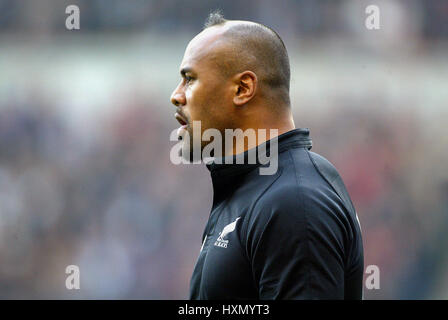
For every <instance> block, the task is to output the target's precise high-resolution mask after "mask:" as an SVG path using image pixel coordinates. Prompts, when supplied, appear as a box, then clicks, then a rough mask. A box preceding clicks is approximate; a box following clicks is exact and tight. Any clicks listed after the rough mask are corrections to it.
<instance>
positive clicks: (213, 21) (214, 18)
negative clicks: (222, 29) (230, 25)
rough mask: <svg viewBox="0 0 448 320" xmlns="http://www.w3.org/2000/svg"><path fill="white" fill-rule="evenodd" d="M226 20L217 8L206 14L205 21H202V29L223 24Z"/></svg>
mask: <svg viewBox="0 0 448 320" xmlns="http://www.w3.org/2000/svg"><path fill="white" fill-rule="evenodd" d="M226 22H227V20H226V19H224V16H223V14H222V11H221V10H219V9H218V10H215V11H213V12H211V13H210V14H209V15H208V17H207V20H205V23H204V29H207V28H210V27H212V26H216V25H220V24H223V23H226Z"/></svg>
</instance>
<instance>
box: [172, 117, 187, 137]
mask: <svg viewBox="0 0 448 320" xmlns="http://www.w3.org/2000/svg"><path fill="white" fill-rule="evenodd" d="M174 117H175V118H176V120H177V121H178V122H179V123H180V124H181V126H180V127H179V128H178V129H177V137H178V139H179V140H183V137H184V135H185V134H186V132H187V127H188V121H187V119H186V117H185V116H183V115H182V114H180V113H179V111H178V112H176V113H175V114H174Z"/></svg>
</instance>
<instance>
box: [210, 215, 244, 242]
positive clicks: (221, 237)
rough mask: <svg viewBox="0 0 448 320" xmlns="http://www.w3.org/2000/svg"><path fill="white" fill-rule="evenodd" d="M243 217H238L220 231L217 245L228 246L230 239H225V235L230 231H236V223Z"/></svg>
mask: <svg viewBox="0 0 448 320" xmlns="http://www.w3.org/2000/svg"><path fill="white" fill-rule="evenodd" d="M240 218H241V217H238V218H236V220H235V221H233V222H232V223H230V224H228V225H226V226H225V227H224V229H222V231H221V232H220V233H219V236H218V239H216V241H215V246H217V247H221V248H227V245H228V244H229V240H228V239H225V237H226V236H227V235H228V234H229V233H230V232H233V231H235V227H236V223H237V222H238V220H239V219H240Z"/></svg>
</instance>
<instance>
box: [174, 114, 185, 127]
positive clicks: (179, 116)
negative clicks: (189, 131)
mask: <svg viewBox="0 0 448 320" xmlns="http://www.w3.org/2000/svg"><path fill="white" fill-rule="evenodd" d="M174 117H175V118H176V120H177V121H178V122H179V123H180V124H181V125H182V126H186V125H187V124H188V121H187V120H186V119H185V117H184V116H183V115H181V114H180V113H179V112H176V113H175V114H174Z"/></svg>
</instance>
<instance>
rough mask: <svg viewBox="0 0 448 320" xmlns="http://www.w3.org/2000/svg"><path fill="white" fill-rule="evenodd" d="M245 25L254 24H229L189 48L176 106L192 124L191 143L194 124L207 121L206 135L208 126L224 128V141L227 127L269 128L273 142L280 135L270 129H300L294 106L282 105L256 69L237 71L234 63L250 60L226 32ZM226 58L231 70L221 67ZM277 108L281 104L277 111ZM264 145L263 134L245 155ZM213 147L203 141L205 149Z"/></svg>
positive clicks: (225, 152) (208, 32)
mask: <svg viewBox="0 0 448 320" xmlns="http://www.w3.org/2000/svg"><path fill="white" fill-rule="evenodd" d="M240 23H251V22H246V21H228V22H226V23H225V24H223V25H218V26H213V27H210V28H207V29H205V30H204V31H202V32H201V33H199V34H198V35H197V36H196V37H195V38H193V39H192V40H191V41H190V43H189V44H188V46H187V49H186V51H185V54H184V58H183V60H182V63H181V66H180V73H181V76H182V80H181V82H180V83H179V85H178V86H177V88H176V89H175V90H174V91H173V93H172V95H171V102H172V103H173V104H174V105H175V106H176V107H177V112H178V113H179V114H180V115H181V117H180V118H183V119H182V120H181V121H180V122H186V124H187V128H186V129H187V131H188V133H189V135H190V138H191V139H192V137H193V132H192V130H193V121H201V131H202V132H201V136H202V133H203V132H204V130H206V129H208V128H215V129H217V130H219V131H220V132H221V134H222V136H223V137H224V129H237V128H240V129H242V130H243V131H245V130H246V129H254V130H255V131H256V132H257V131H258V129H266V130H267V138H266V140H267V139H272V138H274V137H275V135H271V136H269V129H277V130H278V133H277V134H278V135H280V134H282V133H284V132H287V131H290V130H292V129H294V128H295V125H294V121H293V118H292V114H291V112H290V108H289V107H288V106H281V105H280V104H281V103H282V102H281V99H276V98H275V97H276V94H277V93H276V92H272V91H273V89H271V88H269V87H267V86H263V85H262V84H261V83H260V81H259V80H258V77H257V69H256V67H254V68H251V69H252V70H250V69H247V70H237V68H235V70H237V72H232V71H231V70H233V69H234V68H233V65H232V63H238V59H242V58H244V56H242V55H239V53H238V52H235V50H234V46H232V45H231V44H230V43H229V41H228V40H227V39H226V37H224V36H223V33H224V32H225V31H226V30H228V28H232V26H234V25H235V24H240ZM224 58H225V61H227V65H226V66H225V67H223V65H222V64H221V63H219V62H221V61H224ZM246 59H250V58H247V57H246ZM258 72H259V71H258ZM282 94H283V92H282ZM273 104H275V105H276V106H277V107H276V108H275V110H274V109H273V108H272V105H273ZM182 124H183V123H182ZM263 142H265V140H263V139H261V137H258V135H257V141H256V143H252V144H248V143H247V142H246V143H245V146H244V151H245V150H247V149H250V148H253V147H255V146H256V145H259V144H261V143H263ZM207 143H209V142H208V141H203V142H202V143H201V147H202V149H203V148H204V146H205V145H206V144H207ZM190 146H191V147H192V143H190ZM223 146H224V143H223ZM239 151H240V150H239ZM235 154H237V150H236V144H234V148H233V149H232V150H224V149H223V155H225V156H228V155H235Z"/></svg>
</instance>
